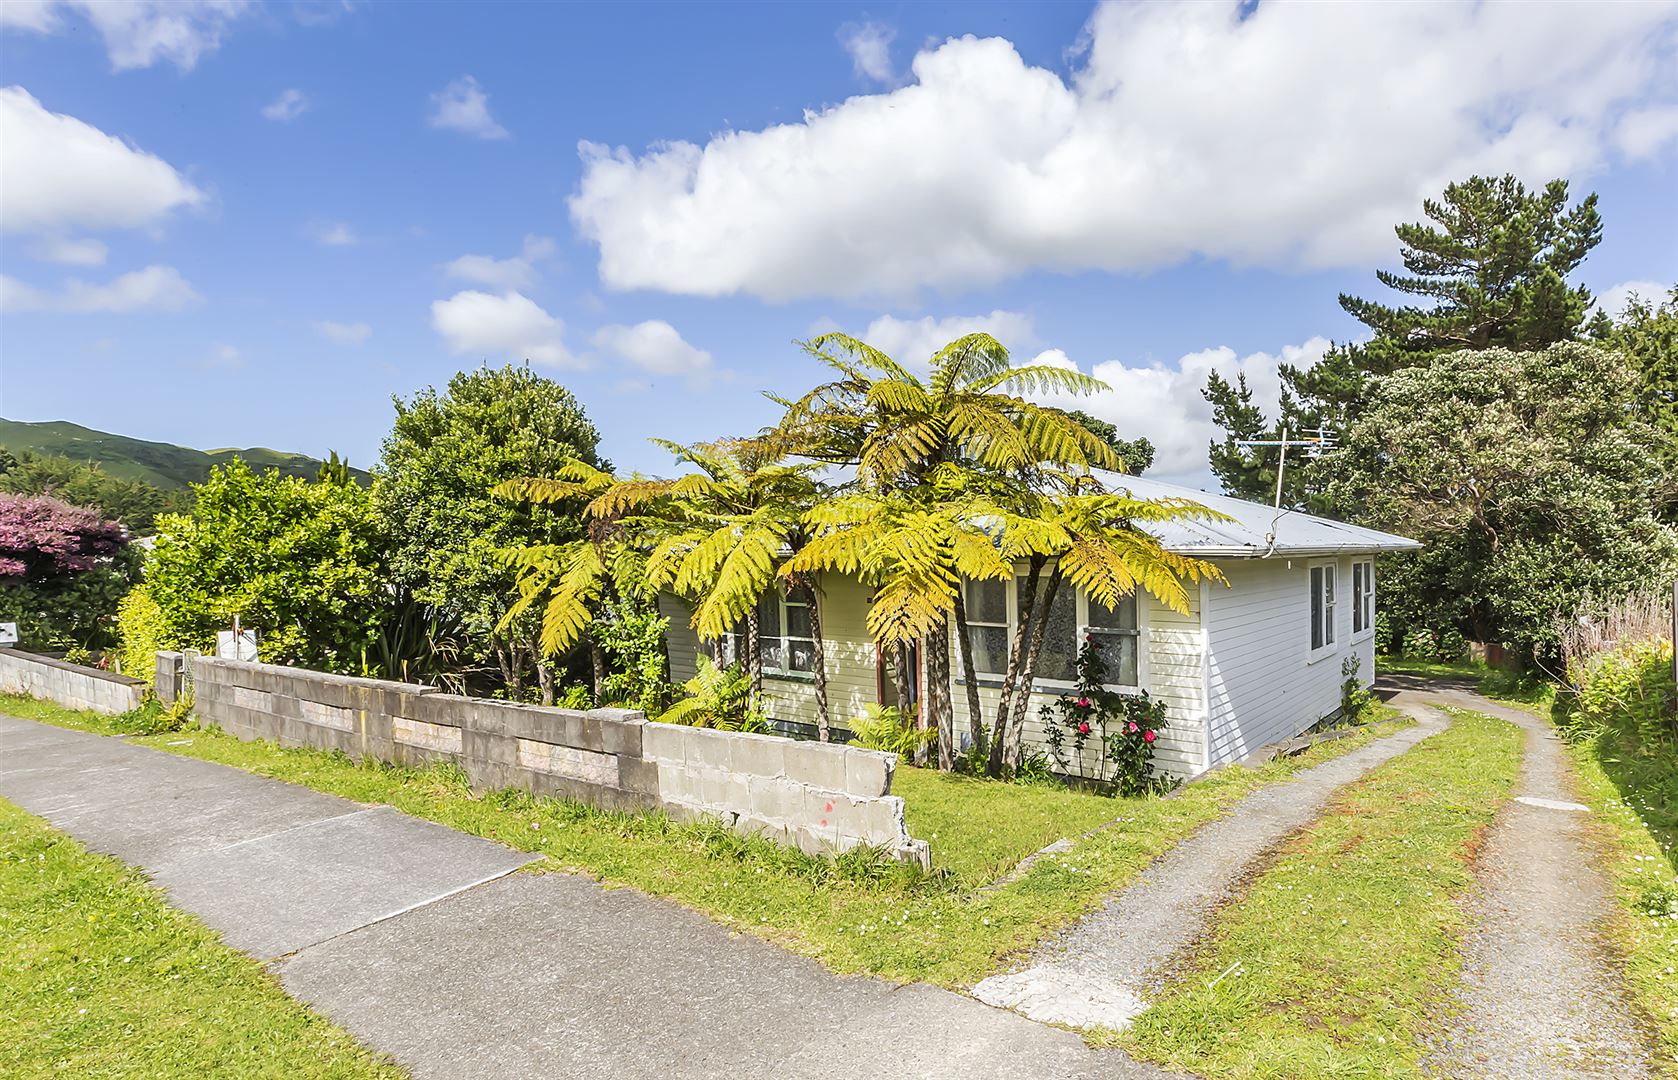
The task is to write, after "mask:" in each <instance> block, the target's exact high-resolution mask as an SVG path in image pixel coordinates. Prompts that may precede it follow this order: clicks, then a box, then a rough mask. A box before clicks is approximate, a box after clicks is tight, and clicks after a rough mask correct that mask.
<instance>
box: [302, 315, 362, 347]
mask: <svg viewBox="0 0 1678 1080" xmlns="http://www.w3.org/2000/svg"><path fill="white" fill-rule="evenodd" d="M315 329H316V330H319V331H320V333H321V336H322V337H325V338H328V339H330V340H332V341H336V342H338V343H339V344H340V345H360V344H361V343H362V342H364V341H366V340H367V339H368V338H370V337H372V336H373V328H372V327H371V326H368V325H367V324H366V323H364V322H353V323H342V322H333V321H332V320H331V319H324V320H322V321H321V322H318V323H316V324H315Z"/></svg>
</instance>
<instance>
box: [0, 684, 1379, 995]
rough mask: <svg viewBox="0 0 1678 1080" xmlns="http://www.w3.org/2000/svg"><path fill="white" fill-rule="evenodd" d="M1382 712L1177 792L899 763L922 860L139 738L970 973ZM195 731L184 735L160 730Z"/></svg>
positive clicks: (836, 956) (275, 751) (763, 921)
mask: <svg viewBox="0 0 1678 1080" xmlns="http://www.w3.org/2000/svg"><path fill="white" fill-rule="evenodd" d="M0 711H3V712H6V713H10V714H11V715H14V716H23V717H29V718H33V719H38V720H44V721H47V722H49V723H56V724H61V725H64V726H69V727H78V728H83V729H86V730H93V731H109V730H111V728H112V724H111V722H110V721H109V720H107V719H105V718H101V717H94V716H91V715H90V714H86V713H78V712H73V711H71V710H67V709H63V708H60V707H58V706H55V705H51V704H48V703H45V702H36V701H29V700H27V699H17V698H8V697H0ZM1400 723H1403V721H1391V720H1389V721H1384V722H1382V723H1380V724H1375V725H1371V726H1369V727H1367V728H1364V729H1361V730H1359V731H1358V732H1357V733H1356V734H1354V735H1352V736H1349V737H1347V738H1343V739H1338V740H1335V741H1332V742H1329V743H1325V744H1324V745H1322V746H1320V747H1317V748H1314V749H1312V750H1310V751H1308V752H1307V753H1305V754H1303V755H1301V756H1299V757H1296V758H1291V759H1287V760H1284V761H1276V762H1271V763H1269V764H1267V765H1265V766H1263V767H1261V768H1257V769H1248V768H1242V767H1233V768H1228V769H1222V770H1219V771H1218V772H1217V773H1215V774H1213V775H1212V776H1210V777H1208V778H1206V779H1204V780H1202V781H1200V782H1197V783H1194V784H1191V785H1188V786H1187V787H1186V788H1184V789H1182V790H1181V791H1180V792H1179V793H1178V794H1177V795H1176V796H1175V797H1173V798H1169V799H1111V798H1105V797H1101V796H1096V795H1087V794H1080V793H1074V792H1057V791H1054V790H1052V789H1042V788H1032V787H1025V786H1021V785H1014V784H1001V783H997V782H993V781H984V780H970V779H963V778H958V777H943V776H937V775H933V774H929V773H925V772H922V771H919V770H914V769H900V770H899V772H898V781H897V784H896V789H897V790H898V791H900V792H901V793H902V794H903V795H904V796H905V799H906V800H907V802H908V814H909V821H910V824H911V825H912V826H913V827H914V829H915V831H916V834H917V835H922V836H927V837H930V836H931V834H932V833H937V839H936V840H933V841H932V844H933V852H934V859H935V864H936V865H937V867H938V870H937V872H935V873H934V874H933V875H932V876H931V877H924V876H921V875H918V874H916V873H913V872H910V871H908V870H907V869H906V868H902V867H898V866H896V865H895V864H882V863H880V862H879V861H870V860H867V859H862V858H852V857H850V856H846V857H842V858H841V859H839V860H838V861H837V862H836V861H834V860H831V859H812V858H808V857H806V856H803V855H801V854H799V853H797V852H795V851H792V850H789V849H787V848H782V847H779V846H776V845H773V844H770V843H767V842H763V841H757V840H748V839H745V838H742V837H740V836H738V835H736V834H735V833H733V832H732V831H730V830H728V829H726V828H723V827H722V826H720V825H717V824H705V823H698V824H688V825H678V824H674V823H672V822H671V821H670V819H669V818H667V817H665V816H664V815H663V814H658V813H645V814H634V815H628V814H613V813H607V812H604V811H599V810H595V809H592V808H590V807H586V806H583V805H580V804H577V803H570V802H562V801H556V800H552V799H533V798H530V797H529V796H527V795H524V794H523V793H520V792H512V791H503V792H493V793H488V794H483V793H476V792H473V791H471V790H470V789H468V787H467V786H466V783H465V778H464V776H463V775H462V774H461V772H460V770H459V769H457V768H453V767H433V768H429V769H402V768H394V767H391V766H385V765H377V764H365V765H361V764H356V763H354V762H351V761H350V760H349V759H348V758H346V757H344V756H342V755H337V754H328V753H322V752H320V751H313V750H293V749H281V748H280V747H278V746H276V745H274V744H273V743H260V742H259V743H243V742H239V741H238V740H237V739H234V738H232V737H231V736H228V735H224V734H222V733H220V732H218V731H213V730H193V731H189V732H185V733H177V734H173V735H159V736H149V737H142V738H134V739H132V740H130V741H132V742H135V743H138V744H140V745H149V746H154V747H157V748H159V749H163V750H166V751H169V752H172V753H180V754H187V755H190V756H193V757H198V758H203V759H205V760H209V761H217V762H222V763H224V764H228V765H233V766H236V767H239V768H243V769H247V770H249V771H251V772H255V773H259V774H261V775H264V776H271V777H275V778H277V779H281V780H286V781H290V782H292V783H296V784H302V785H305V786H308V787H312V788H315V789H317V790H321V791H327V792H331V793H333V794H336V795H342V796H344V797H346V798H350V799H355V800H357V801H362V802H370V803H385V804H388V805H391V806H394V807H396V808H397V809H399V810H402V811H404V812H406V813H409V814H413V815H415V816H416V817H423V818H429V819H431V820H433V821H438V822H441V823H442V824H444V825H449V826H451V827H453V828H457V829H460V830H461V831H463V832H468V833H473V834H475V835H479V836H485V837H489V838H491V839H494V840H499V841H501V842H502V843H505V844H508V845H509V846H511V847H515V848H518V849H521V850H525V851H532V852H538V853H540V854H542V855H544V856H546V859H545V860H544V861H543V862H541V863H538V864H536V865H537V866H538V867H539V868H547V869H553V870H572V871H577V872H579V873H584V874H588V875H591V876H593V877H596V878H598V879H600V880H602V881H604V882H606V883H608V884H614V885H628V886H633V887H634V888H637V889H640V890H642V891H644V892H647V893H650V894H652V895H655V896H662V897H666V898H669V899H671V900H674V901H677V902H679V903H682V904H685V905H688V906H690V907H692V908H695V909H697V910H699V911H702V912H704V913H706V914H708V915H710V916H711V917H712V918H714V919H716V920H717V921H719V922H721V923H723V924H725V925H727V926H730V927H733V928H736V929H739V930H742V931H746V932H749V933H754V934H758V935H760V936H762V937H765V938H768V939H770V940H773V941H775V942H777V943H779V944H781V945H783V946H785V947H786V948H789V949H791V950H793V951H796V952H800V953H804V954H806V955H809V956H813V957H815V958H817V959H819V960H821V961H822V962H823V963H825V964H826V965H827V966H828V967H830V968H832V969H833V970H835V971H839V972H856V973H864V972H866V973H871V974H877V975H883V976H886V977H888V978H893V979H899V980H902V981H905V982H911V981H926V982H933V983H938V984H941V985H945V986H966V985H971V984H972V983H974V982H976V981H977V980H978V979H980V978H983V977H984V976H985V975H987V974H990V973H991V972H992V971H994V970H995V969H996V968H997V967H998V965H999V964H1000V963H1002V962H1003V961H1004V960H1005V959H1006V958H1007V957H1009V956H1011V955H1013V954H1015V953H1018V952H1021V951H1023V950H1027V949H1030V948H1031V947H1032V946H1034V945H1036V944H1037V943H1038V942H1039V941H1041V940H1042V939H1043V938H1044V937H1045V936H1047V935H1048V934H1050V933H1052V932H1054V931H1055V930H1057V929H1059V928H1061V927H1062V926H1064V925H1066V924H1067V923H1069V922H1071V921H1072V920H1074V919H1076V918H1077V917H1078V916H1080V915H1082V914H1084V913H1085V912H1087V911H1089V910H1091V909H1093V908H1095V907H1096V906H1098V905H1099V904H1100V903H1101V901H1102V900H1103V899H1104V898H1105V897H1106V896H1107V894H1108V893H1110V892H1112V891H1113V890H1114V889H1116V888H1119V887H1122V886H1123V885H1125V884H1127V883H1129V882H1130V881H1131V880H1132V879H1133V878H1134V877H1135V876H1136V875H1137V874H1139V873H1140V872H1141V871H1142V870H1143V869H1144V868H1145V867H1146V866H1147V865H1148V864H1149V863H1150V862H1151V861H1152V860H1153V859H1154V858H1155V857H1157V856H1158V855H1160V854H1161V853H1162V852H1164V851H1165V850H1167V849H1169V848H1170V847H1171V846H1172V845H1174V844H1175V843H1176V842H1177V841H1179V840H1181V839H1182V838H1183V837H1185V836H1187V835H1188V834H1189V833H1191V832H1193V831H1194V830H1195V829H1196V828H1198V827H1199V826H1200V825H1202V824H1204V823H1205V822H1207V821H1209V820H1211V819H1213V818H1215V817H1217V816H1219V815H1220V814H1222V813H1223V812H1224V811H1225V810H1226V809H1228V807H1229V806H1231V805H1232V804H1233V803H1235V802H1236V801H1237V800H1239V799H1240V798H1242V797H1243V796H1245V795H1247V794H1248V793H1250V792H1251V791H1253V790H1254V789H1255V788H1257V787H1259V786H1260V785H1263V784H1265V783H1269V782H1272V781H1276V780H1280V779H1284V778H1286V777H1287V776H1289V775H1291V774H1292V773H1294V772H1295V771H1297V770H1298V769H1301V768H1305V767H1308V766H1310V765H1313V764H1317V763H1320V762H1322V761H1325V760H1327V759H1329V758H1331V757H1334V756H1337V755H1339V754H1343V753H1346V752H1348V751H1350V750H1352V749H1355V748H1356V747H1358V746H1362V745H1364V744H1365V743H1367V742H1369V741H1370V740H1371V739H1372V738H1375V737H1376V736H1378V735H1380V734H1384V733H1387V732H1390V731H1392V730H1394V729H1395V728H1396V726H1397V725H1398V724H1400ZM183 740H190V741H187V742H186V743H185V745H180V746H171V745H168V744H169V743H173V742H182V741H183ZM1114 819H1120V820H1119V821H1118V823H1117V824H1115V825H1114V826H1113V827H1111V828H1107V829H1104V830H1102V831H1100V832H1097V833H1095V834H1094V835H1092V836H1089V837H1086V838H1085V839H1083V840H1081V841H1079V842H1078V844H1077V845H1076V847H1075V848H1074V850H1073V851H1072V852H1070V853H1069V854H1067V855H1065V856H1062V857H1060V858H1050V859H1043V860H1041V861H1039V862H1038V863H1036V864H1035V865H1033V867H1032V868H1031V869H1030V870H1029V871H1028V872H1027V873H1025V874H1023V875H1021V876H1020V877H1019V878H1017V879H1015V880H1013V881H1011V882H1009V883H1008V884H1007V885H1004V886H1002V887H999V888H995V889H989V890H983V891H980V890H978V889H977V886H978V885H979V884H982V883H983V882H985V881H988V880H991V879H993V878H994V877H995V875H996V873H997V872H999V871H1000V870H1003V869H1006V868H1007V867H1009V866H1012V865H1013V864H1014V863H1015V862H1017V861H1018V860H1019V859H1020V858H1022V857H1023V856H1025V855H1027V854H1029V853H1031V852H1033V851H1036V850H1037V849H1038V848H1040V847H1042V846H1043V845H1044V844H1046V843H1048V842H1050V841H1052V840H1055V839H1058V838H1060V837H1062V836H1067V835H1073V834H1076V833H1078V832H1081V831H1083V830H1085V829H1087V828H1089V827H1090V826H1091V825H1094V824H1098V823H1101V822H1105V821H1110V820H1114Z"/></svg>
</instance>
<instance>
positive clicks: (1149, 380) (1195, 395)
mask: <svg viewBox="0 0 1678 1080" xmlns="http://www.w3.org/2000/svg"><path fill="white" fill-rule="evenodd" d="M1328 349H1329V341H1328V339H1327V338H1322V337H1314V338H1311V339H1310V340H1309V341H1306V342H1305V343H1304V344H1301V345H1288V346H1284V347H1283V348H1282V349H1281V350H1280V351H1279V352H1277V353H1266V352H1255V353H1249V354H1248V355H1246V356H1238V355H1237V354H1236V352H1235V350H1234V349H1231V348H1229V347H1228V346H1218V347H1217V348H1211V349H1203V350H1201V351H1200V352H1193V353H1189V354H1187V355H1186V356H1183V357H1181V358H1180V359H1178V360H1177V362H1176V363H1175V364H1163V363H1157V362H1156V363H1153V364H1149V365H1147V366H1143V367H1131V366H1129V365H1127V364H1125V363H1123V362H1121V361H1118V360H1109V361H1105V362H1103V363H1098V364H1096V365H1095V366H1094V367H1093V368H1091V369H1089V373H1090V374H1092V375H1094V376H1095V377H1096V378H1098V379H1100V380H1101V381H1102V382H1104V383H1106V384H1107V385H1108V387H1109V388H1110V389H1107V390H1103V391H1100V392H1098V393H1095V394H1091V395H1087V396H1074V395H1064V394H1063V395H1051V396H1047V397H1045V398H1044V399H1043V400H1045V401H1048V402H1050V403H1052V404H1055V405H1060V406H1062V407H1063V408H1069V409H1082V410H1084V411H1085V412H1087V413H1089V414H1090V415H1091V416H1095V417H1099V418H1100V419H1102V420H1106V421H1107V422H1108V423H1111V424H1113V425H1114V426H1115V427H1117V428H1118V429H1119V435H1120V436H1121V437H1123V438H1127V439H1134V438H1137V437H1138V436H1144V435H1145V436H1147V437H1148V439H1149V440H1151V441H1152V442H1153V444H1154V450H1155V456H1154V464H1153V467H1152V468H1150V469H1149V470H1148V475H1150V476H1157V477H1158V478H1160V479H1161V480H1166V481H1170V482H1175V483H1182V484H1186V485H1188V486H1190V487H1202V486H1208V485H1210V486H1213V487H1214V488H1215V486H1216V485H1215V484H1212V483H1211V481H1210V480H1209V479H1208V474H1207V469H1206V445H1207V443H1208V442H1210V441H1211V440H1212V439H1214V438H1222V433H1221V431H1220V430H1219V429H1218V427H1217V425H1215V424H1213V423H1212V406H1211V404H1210V403H1209V402H1207V400H1206V399H1205V397H1203V396H1202V395H1201V390H1202V389H1203V388H1204V387H1205V386H1206V377H1207V375H1209V374H1210V373H1212V372H1213V371H1216V372H1217V373H1218V374H1220V375H1222V376H1223V377H1224V378H1226V379H1228V380H1230V381H1231V382H1234V381H1235V378H1236V376H1238V375H1245V376H1246V377H1247V384H1248V385H1249V386H1250V387H1252V390H1253V400H1254V402H1255V403H1256V404H1258V405H1260V406H1261V407H1263V408H1264V409H1265V411H1266V413H1267V414H1269V415H1275V412H1276V409H1277V403H1278V402H1279V400H1280V398H1281V387H1282V380H1281V374H1280V370H1279V369H1280V367H1281V365H1282V364H1284V363H1285V364H1293V365H1296V366H1300V367H1309V366H1310V365H1311V364H1314V363H1316V362H1317V361H1318V360H1319V359H1321V358H1322V356H1323V354H1324V353H1325V352H1327V351H1328ZM1035 362H1036V363H1042V364H1058V365H1060V366H1063V367H1074V368H1075V367H1078V366H1079V365H1077V364H1074V363H1073V362H1072V361H1071V360H1070V359H1069V358H1068V357H1067V355H1066V353H1065V352H1063V351H1061V350H1060V349H1050V350H1047V351H1045V352H1043V353H1040V354H1039V355H1038V356H1037V357H1036V359H1035Z"/></svg>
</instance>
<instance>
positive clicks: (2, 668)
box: [0, 649, 146, 716]
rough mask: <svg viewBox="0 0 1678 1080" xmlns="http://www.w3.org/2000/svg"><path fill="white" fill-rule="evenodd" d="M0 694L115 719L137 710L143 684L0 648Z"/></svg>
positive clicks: (94, 670)
mask: <svg viewBox="0 0 1678 1080" xmlns="http://www.w3.org/2000/svg"><path fill="white" fill-rule="evenodd" d="M0 693H7V694H24V695H26V696H28V697H37V698H45V699H46V700H48V701H56V702H58V704H60V705H65V706H68V707H69V708H72V709H91V710H92V711H94V712H96V713H105V714H106V715H108V716H115V715H117V714H118V713H125V712H127V711H128V710H130V709H137V708H139V707H140V703H141V702H142V701H144V700H145V699H146V684H145V683H144V682H142V681H140V680H139V679H132V678H129V677H128V676H127V675H116V674H113V673H112V672H109V671H100V670H98V669H97V668H89V667H81V666H79V665H77V664H66V663H65V662H64V661H62V660H54V659H52V658H51V657H46V656H36V655H35V654H34V653H27V652H19V651H18V650H16V649H0Z"/></svg>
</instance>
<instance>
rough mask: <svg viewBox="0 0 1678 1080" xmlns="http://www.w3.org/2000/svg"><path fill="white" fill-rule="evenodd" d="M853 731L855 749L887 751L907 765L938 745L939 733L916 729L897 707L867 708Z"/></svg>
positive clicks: (869, 705)
mask: <svg viewBox="0 0 1678 1080" xmlns="http://www.w3.org/2000/svg"><path fill="white" fill-rule="evenodd" d="M850 729H851V745H852V746H860V747H862V748H863V749H864V750H883V751H885V752H886V753H888V754H896V755H897V756H898V757H899V758H901V759H902V760H904V761H910V760H913V758H914V756H915V754H916V753H917V752H919V751H921V750H930V749H931V748H932V746H933V744H934V743H936V742H937V741H938V732H937V731H936V730H934V729H933V728H926V729H924V730H923V729H921V728H918V727H916V726H915V725H914V722H913V721H912V720H909V719H905V718H904V716H903V713H902V712H901V711H899V710H898V709H897V708H896V707H895V706H889V705H877V704H874V703H869V704H867V705H864V706H863V714H862V715H861V716H859V717H857V718H856V719H855V720H852V721H851V723H850Z"/></svg>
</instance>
